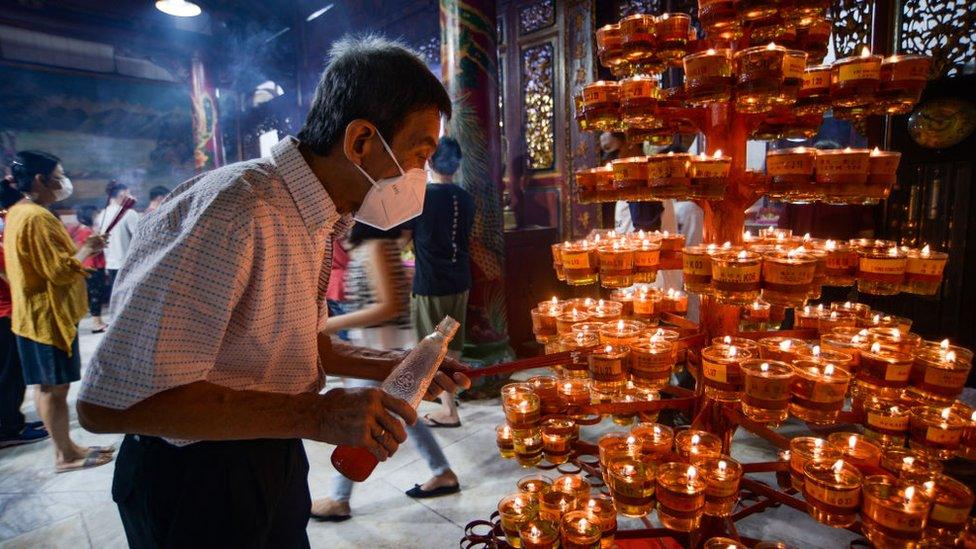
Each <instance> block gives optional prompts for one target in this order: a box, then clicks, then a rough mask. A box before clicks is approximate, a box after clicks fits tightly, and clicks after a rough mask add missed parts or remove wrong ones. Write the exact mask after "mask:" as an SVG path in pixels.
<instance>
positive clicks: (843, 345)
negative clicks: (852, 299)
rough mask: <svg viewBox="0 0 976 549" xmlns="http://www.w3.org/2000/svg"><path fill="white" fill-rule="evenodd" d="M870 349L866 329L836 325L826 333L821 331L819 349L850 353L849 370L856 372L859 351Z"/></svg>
mask: <svg viewBox="0 0 976 549" xmlns="http://www.w3.org/2000/svg"><path fill="white" fill-rule="evenodd" d="M870 349H871V342H870V340H869V339H868V333H867V331H866V330H863V329H859V328H851V327H838V328H834V329H832V330H831V331H830V332H828V333H823V332H821V335H820V350H821V352H823V351H839V352H842V353H847V354H849V355H851V359H852V360H851V363H850V364H849V366H850V372H851V373H853V374H856V373H857V371H858V370H859V369H860V367H861V353H862V352H864V351H868V350H870Z"/></svg>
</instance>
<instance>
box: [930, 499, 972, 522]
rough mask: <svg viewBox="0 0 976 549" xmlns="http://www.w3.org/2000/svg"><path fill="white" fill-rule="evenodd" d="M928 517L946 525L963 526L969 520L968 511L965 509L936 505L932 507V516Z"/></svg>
mask: <svg viewBox="0 0 976 549" xmlns="http://www.w3.org/2000/svg"><path fill="white" fill-rule="evenodd" d="M929 517H930V518H931V519H932V520H937V521H939V522H944V523H946V524H963V523H965V522H966V519H967V518H969V510H968V509H966V508H965V507H949V506H947V505H943V504H941V503H936V504H935V505H933V506H932V514H931V515H929Z"/></svg>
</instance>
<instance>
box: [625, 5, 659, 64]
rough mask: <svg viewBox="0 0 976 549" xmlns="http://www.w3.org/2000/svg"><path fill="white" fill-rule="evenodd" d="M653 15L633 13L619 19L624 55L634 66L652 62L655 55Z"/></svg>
mask: <svg viewBox="0 0 976 549" xmlns="http://www.w3.org/2000/svg"><path fill="white" fill-rule="evenodd" d="M654 23H655V20H654V16H653V15H648V14H646V13H635V14H633V15H628V16H627V17H624V18H623V19H621V20H620V32H621V34H622V35H623V41H622V42H623V50H624V57H626V58H627V61H628V62H629V63H630V64H631V65H633V66H635V67H644V66H646V65H647V64H649V63H650V64H653V61H654V59H655V58H656V57H657V55H656V54H657V52H656V51H655V45H656V43H657V40H656V37H655V29H654Z"/></svg>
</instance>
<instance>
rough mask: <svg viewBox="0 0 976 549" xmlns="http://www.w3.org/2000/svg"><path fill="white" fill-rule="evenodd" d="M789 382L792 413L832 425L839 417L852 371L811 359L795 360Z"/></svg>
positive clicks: (818, 423)
mask: <svg viewBox="0 0 976 549" xmlns="http://www.w3.org/2000/svg"><path fill="white" fill-rule="evenodd" d="M793 371H794V376H793V382H792V384H791V386H790V393H791V397H790V415H792V416H794V417H796V418H797V419H800V420H802V421H805V422H807V423H810V424H812V425H831V424H833V423H834V422H836V421H837V416H838V415H839V414H840V411H841V408H843V407H844V398H845V396H846V395H847V387H848V385H849V384H850V382H851V374H849V373H848V372H847V371H845V370H843V369H841V368H838V367H836V366H834V365H833V364H821V363H819V362H814V361H810V360H797V361H794V362H793Z"/></svg>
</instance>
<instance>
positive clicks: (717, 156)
mask: <svg viewBox="0 0 976 549" xmlns="http://www.w3.org/2000/svg"><path fill="white" fill-rule="evenodd" d="M712 158H722V149H716V150H715V154H713V155H712Z"/></svg>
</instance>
